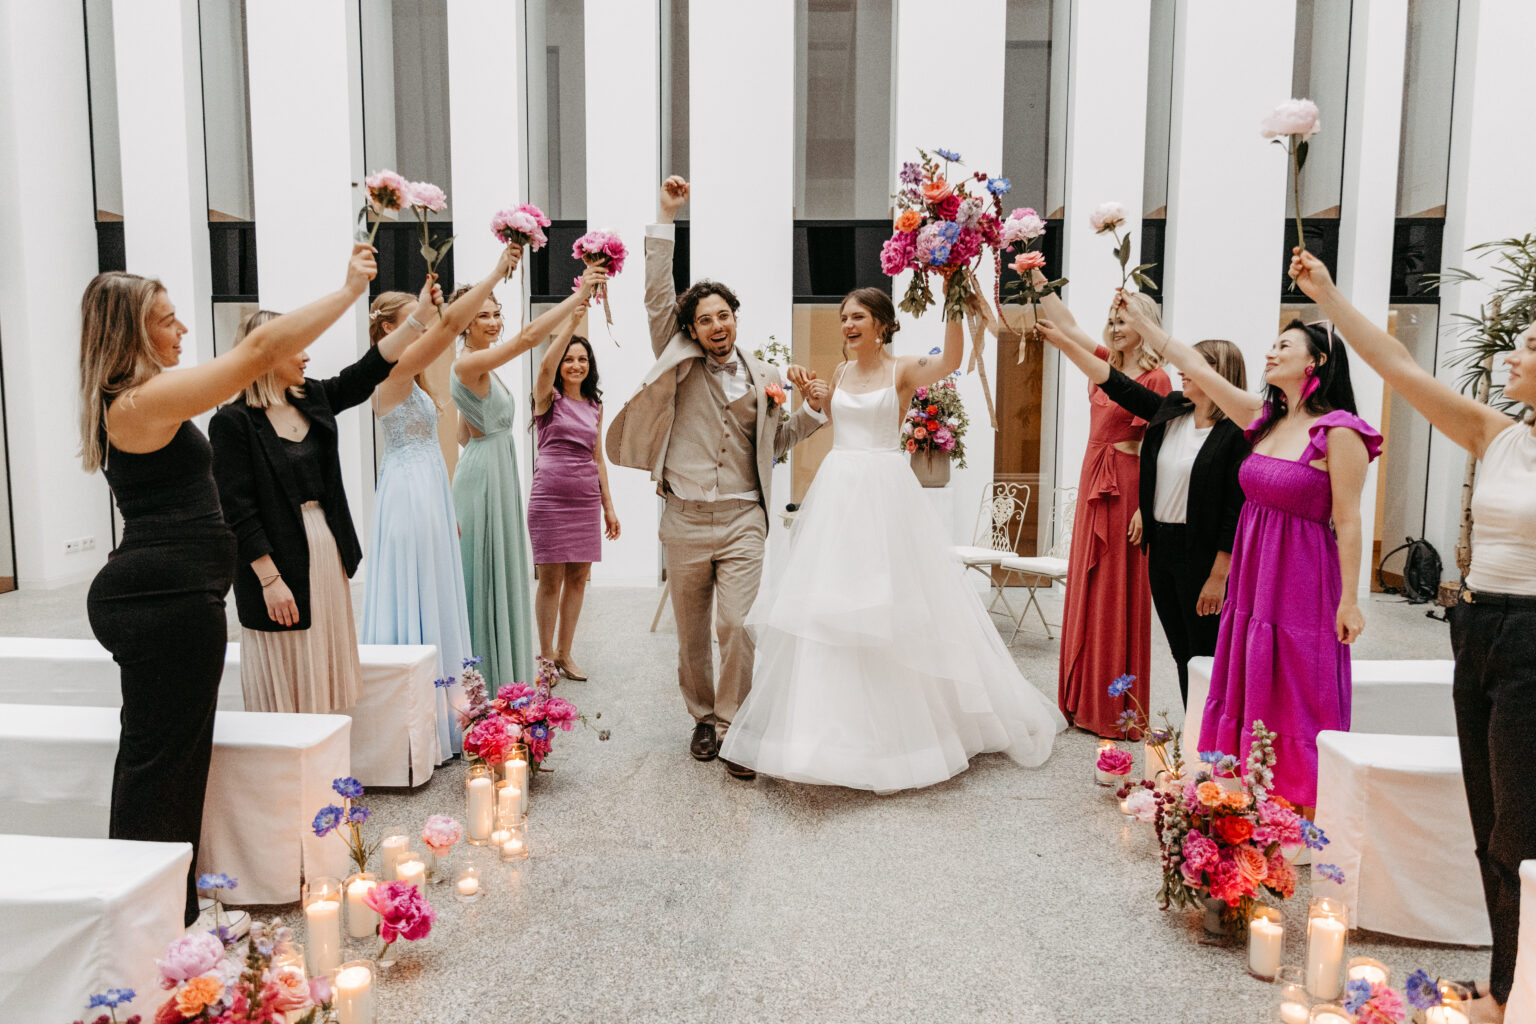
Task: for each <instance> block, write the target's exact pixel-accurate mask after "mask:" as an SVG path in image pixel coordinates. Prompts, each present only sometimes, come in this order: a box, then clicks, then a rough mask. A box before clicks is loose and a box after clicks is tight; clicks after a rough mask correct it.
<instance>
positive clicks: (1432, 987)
mask: <svg viewBox="0 0 1536 1024" xmlns="http://www.w3.org/2000/svg"><path fill="white" fill-rule="evenodd" d="M1403 988H1404V992H1405V993H1406V994H1407V996H1408V1001H1409V1002H1410V1003H1412V1004H1413V1005H1414V1007H1415V1008H1416V1009H1420V1010H1427V1009H1429V1008H1430V1007H1431V1006H1439V1005H1440V1003H1441V996H1440V986H1439V985H1436V984H1435V979H1434V978H1431V977H1430V976H1429V972H1427V971H1425V970H1424V969H1423V968H1420V969H1419V970H1417V971H1414V972H1413V973H1412V974H1410V975H1408V981H1407V982H1406V983H1405V984H1404V986H1403Z"/></svg>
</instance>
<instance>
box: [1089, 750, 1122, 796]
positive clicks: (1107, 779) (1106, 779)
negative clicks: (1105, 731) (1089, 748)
mask: <svg viewBox="0 0 1536 1024" xmlns="http://www.w3.org/2000/svg"><path fill="white" fill-rule="evenodd" d="M1114 745H1115V741H1114V740H1099V747H1098V749H1097V750H1095V751H1094V752H1093V781H1094V782H1097V783H1098V784H1099V785H1101V786H1118V785H1120V776H1118V775H1111V774H1110V773H1109V772H1106V771H1103V770H1101V769H1100V768H1099V755H1100V754H1102V753H1103V752H1104V751H1106V750H1109V749H1111V748H1113V747H1114Z"/></svg>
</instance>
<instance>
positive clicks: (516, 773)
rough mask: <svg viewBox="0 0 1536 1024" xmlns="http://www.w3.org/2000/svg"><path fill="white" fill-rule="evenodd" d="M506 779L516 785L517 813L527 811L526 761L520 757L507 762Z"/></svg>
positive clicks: (524, 813) (525, 812)
mask: <svg viewBox="0 0 1536 1024" xmlns="http://www.w3.org/2000/svg"><path fill="white" fill-rule="evenodd" d="M507 781H508V782H510V783H512V785H514V786H516V787H517V813H518V814H522V815H526V814H527V813H528V762H527V761H525V760H523V759H522V758H521V757H516V758H513V759H512V760H510V761H508V762H507Z"/></svg>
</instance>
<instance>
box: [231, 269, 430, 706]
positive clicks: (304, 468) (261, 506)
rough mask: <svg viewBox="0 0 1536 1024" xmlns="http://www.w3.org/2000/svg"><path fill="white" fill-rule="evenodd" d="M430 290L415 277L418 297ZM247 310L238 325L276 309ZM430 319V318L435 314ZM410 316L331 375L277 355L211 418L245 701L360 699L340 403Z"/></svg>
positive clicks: (399, 343) (405, 335) (386, 355)
mask: <svg viewBox="0 0 1536 1024" xmlns="http://www.w3.org/2000/svg"><path fill="white" fill-rule="evenodd" d="M440 294H441V293H440V292H438V291H437V290H436V285H435V282H433V281H431V280H429V281H428V282H427V285H426V287H424V288H423V289H422V299H421V303H422V304H421V306H420V307H419V308H422V309H431V308H432V306H431V305H430V303H431V302H432V300H433V298H434V297H435V296H438V295H440ZM276 316H277V314H276V313H270V312H267V311H265V310H262V311H260V312H257V313H253V314H251V315H250V316H249V317H247V318H246V320H245V322H244V323H243V324H242V325H241V327H240V334H241V336H244V335H245V334H246V333H247V332H249V331H251V330H254V329H255V328H256V327H258V326H260V325H261V324H263V323H265V322H267V321H268V320H271V319H273V318H274V317H276ZM434 319H435V318H434ZM413 320H415V318H414V316H412V317H409V318H407V319H406V321H405V322H404V324H402V326H401V327H399V328H398V329H397V330H395V331H394V332H393V333H392V334H391V335H390V336H389V337H386V338H385V339H384V340H383V341H381V342H380V343H379V344H378V345H377V346H374V347H371V348H369V350H368V352H367V353H366V354H365V355H364V356H363V357H362V358H361V359H359V360H358V361H357V362H355V363H353V364H352V365H351V366H348V367H347V368H346V369H344V370H342V371H341V373H339V374H337V375H336V376H335V377H331V378H329V379H326V380H315V379H312V378H308V377H305V376H304V367H305V365H306V364H307V363H308V362H309V356H308V355H307V354H306V353H302V352H301V353H299V354H298V355H297V356H294V357H292V358H290V359H287V360H284V361H283V362H282V363H280V364H278V366H277V367H276V368H274V369H273V370H271V371H269V372H268V373H267V374H265V375H264V376H263V377H261V378H259V379H258V380H256V381H255V382H254V383H253V384H251V385H250V386H249V387H247V388H246V389H245V391H244V393H243V394H242V395H241V397H240V398H238V399H236V400H235V401H233V402H231V403H230V404H228V405H226V406H224V407H223V408H221V409H220V410H219V411H218V412H217V413H215V414H214V417H213V421H212V422H211V423H210V424H209V428H208V438H209V440H210V441H211V442H212V444H213V472H214V479H215V480H216V481H217V482H218V487H219V503H220V505H221V506H222V507H223V510H224V520H225V522H226V523H227V524H228V525H229V528H230V529H231V530H233V531H234V534H235V542H236V544H237V545H238V549H239V555H238V557H237V560H236V571H235V588H234V589H235V609H236V611H237V613H238V614H239V618H240V625H241V627H242V641H241V666H240V681H241V685H242V688H243V690H244V693H245V707H246V710H248V711H289V712H318V713H323V712H329V711H335V710H337V709H340V708H346V707H350V706H351V705H353V704H355V703H357V698H358V697H359V695H360V694H361V692H362V667H361V665H360V664H359V662H358V656H357V632H356V629H355V627H354V624H353V618H352V598H351V594H350V590H349V587H348V585H347V580H348V578H349V577H351V575H352V574H353V573H354V572H356V571H357V566H358V563H359V562H360V561H362V546H361V545H360V544H359V543H358V539H357V532H356V530H355V529H353V526H352V513H351V510H350V509H349V508H348V507H347V494H346V491H345V489H343V487H342V482H341V457H340V454H339V451H338V447H337V441H338V434H337V427H336V414H337V413H339V412H341V411H342V410H345V409H350V408H352V407H353V406H356V405H361V404H362V403H363V402H366V401H367V400H368V398H369V396H370V395H372V394H373V391H374V388H376V387H377V386H378V385H379V383H380V382H382V381H383V380H384V379H385V378H386V377H388V376H389V373H390V371H391V370H392V369H393V368H394V365H395V363H396V361H398V360H399V359H400V358H401V356H402V355H404V354H405V351H406V349H407V348H408V347H409V346H410V345H412V344H413V343H415V342H417V341H418V340H425V339H423V338H422V336H423V335H424V334H425V333H426V331H427V328H426V326H425V325H423V324H422V323H420V321H415V322H412V321H413Z"/></svg>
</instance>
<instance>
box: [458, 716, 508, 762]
mask: <svg viewBox="0 0 1536 1024" xmlns="http://www.w3.org/2000/svg"><path fill="white" fill-rule="evenodd" d="M521 735H522V730H521V729H519V728H518V727H517V726H516V725H514V724H513V723H512V722H511V721H510V720H508V719H506V718H504V717H502V716H501V715H492V716H490V717H487V718H482V719H480V720H479V721H478V722H476V723H475V724H474V725H472V726H470V728H469V731H468V732H466V733H465V734H464V753H466V754H469V755H471V756H473V757H478V758H479V759H480V760H482V761H484V762H485V763H486V764H502V763H503V762H505V761H506V759H507V755H508V754H510V753H511V752H512V747H513V745H514V744H516V743H517V741H518V739H519V737H520V736H521Z"/></svg>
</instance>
